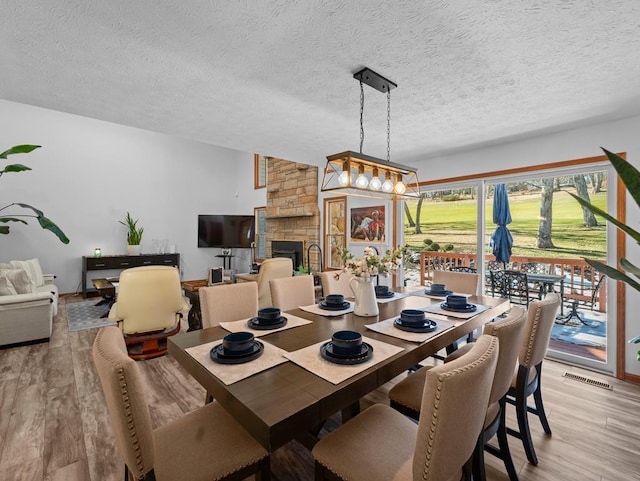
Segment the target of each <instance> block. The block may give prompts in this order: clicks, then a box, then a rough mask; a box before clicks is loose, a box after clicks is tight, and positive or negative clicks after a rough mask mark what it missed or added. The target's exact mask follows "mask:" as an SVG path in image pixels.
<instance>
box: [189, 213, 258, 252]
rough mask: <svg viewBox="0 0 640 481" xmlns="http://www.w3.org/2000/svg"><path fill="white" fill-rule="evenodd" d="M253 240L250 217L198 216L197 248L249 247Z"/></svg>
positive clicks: (252, 224)
mask: <svg viewBox="0 0 640 481" xmlns="http://www.w3.org/2000/svg"><path fill="white" fill-rule="evenodd" d="M254 239H255V217H254V216H252V215H199V216H198V247H232V248H241V247H251V243H252V242H253V241H254Z"/></svg>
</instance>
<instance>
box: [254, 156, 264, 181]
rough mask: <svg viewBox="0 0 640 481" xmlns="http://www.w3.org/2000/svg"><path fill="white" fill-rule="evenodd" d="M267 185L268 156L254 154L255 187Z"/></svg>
mask: <svg viewBox="0 0 640 481" xmlns="http://www.w3.org/2000/svg"><path fill="white" fill-rule="evenodd" d="M266 186H267V158H266V157H265V156H264V155H260V154H253V188H254V189H262V188H263V187H266Z"/></svg>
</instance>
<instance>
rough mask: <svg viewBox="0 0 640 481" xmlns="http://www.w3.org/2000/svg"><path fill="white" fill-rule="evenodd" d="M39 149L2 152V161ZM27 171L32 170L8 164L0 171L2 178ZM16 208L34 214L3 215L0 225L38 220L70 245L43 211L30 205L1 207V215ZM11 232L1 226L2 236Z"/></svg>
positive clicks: (23, 146) (30, 148)
mask: <svg viewBox="0 0 640 481" xmlns="http://www.w3.org/2000/svg"><path fill="white" fill-rule="evenodd" d="M39 148H40V146H39V145H16V146H14V147H11V148H10V149H8V150H5V151H4V152H2V153H1V154H0V159H6V158H7V157H8V156H9V155H15V154H28V153H29V152H33V151H34V150H35V149H39ZM27 170H31V168H30V167H27V166H26V165H22V164H8V165H5V167H4V169H2V170H0V177H2V176H3V175H4V174H7V173H9V172H14V173H16V172H25V171H27ZM14 206H16V207H20V208H22V209H29V210H31V211H33V214H2V215H0V224H8V223H9V222H19V223H21V224H28V222H27V221H26V220H24V217H33V218H36V219H37V220H38V223H39V224H40V227H42V228H43V229H47V230H49V231H51V232H53V233H54V234H55V235H56V236H57V237H58V239H60V242H62V243H63V244H68V243H69V238H68V237H67V236H66V235H65V233H64V232H62V230H61V229H60V228H59V227H58V226H57V225H56V224H55V223H54V222H53V221H52V220H51V219H49V218H48V217H46V216H45V215H44V213H43V212H42V211H41V210H39V209H36V208H35V207H33V206H31V205H29V204H23V203H22V202H12V203H11V204H7V205H5V206H4V207H0V213H1V212H3V211H5V210H6V209H10V208H11V207H14ZM34 214H35V215H34ZM9 232H10V228H9V226H8V225H0V234H9Z"/></svg>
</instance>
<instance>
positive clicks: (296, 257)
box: [271, 240, 306, 270]
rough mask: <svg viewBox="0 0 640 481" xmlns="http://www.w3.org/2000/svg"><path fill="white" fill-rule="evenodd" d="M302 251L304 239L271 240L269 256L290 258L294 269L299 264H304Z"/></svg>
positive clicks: (304, 259)
mask: <svg viewBox="0 0 640 481" xmlns="http://www.w3.org/2000/svg"><path fill="white" fill-rule="evenodd" d="M304 252H305V250H304V241H290V240H272V241H271V257H286V258H288V259H291V262H293V269H294V270H296V269H297V268H298V266H299V265H300V264H304V265H305V266H306V258H305V256H304Z"/></svg>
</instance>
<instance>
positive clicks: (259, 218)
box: [253, 207, 267, 262]
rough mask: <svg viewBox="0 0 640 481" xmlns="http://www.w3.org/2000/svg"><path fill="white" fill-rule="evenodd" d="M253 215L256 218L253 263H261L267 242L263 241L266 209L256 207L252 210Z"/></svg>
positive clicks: (264, 255)
mask: <svg viewBox="0 0 640 481" xmlns="http://www.w3.org/2000/svg"><path fill="white" fill-rule="evenodd" d="M253 215H254V216H255V218H256V240H255V245H256V247H255V250H254V252H253V262H262V261H263V260H264V259H265V257H266V256H267V254H266V249H267V242H266V240H265V238H266V234H265V232H266V230H267V208H266V207H256V208H255V209H253Z"/></svg>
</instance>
